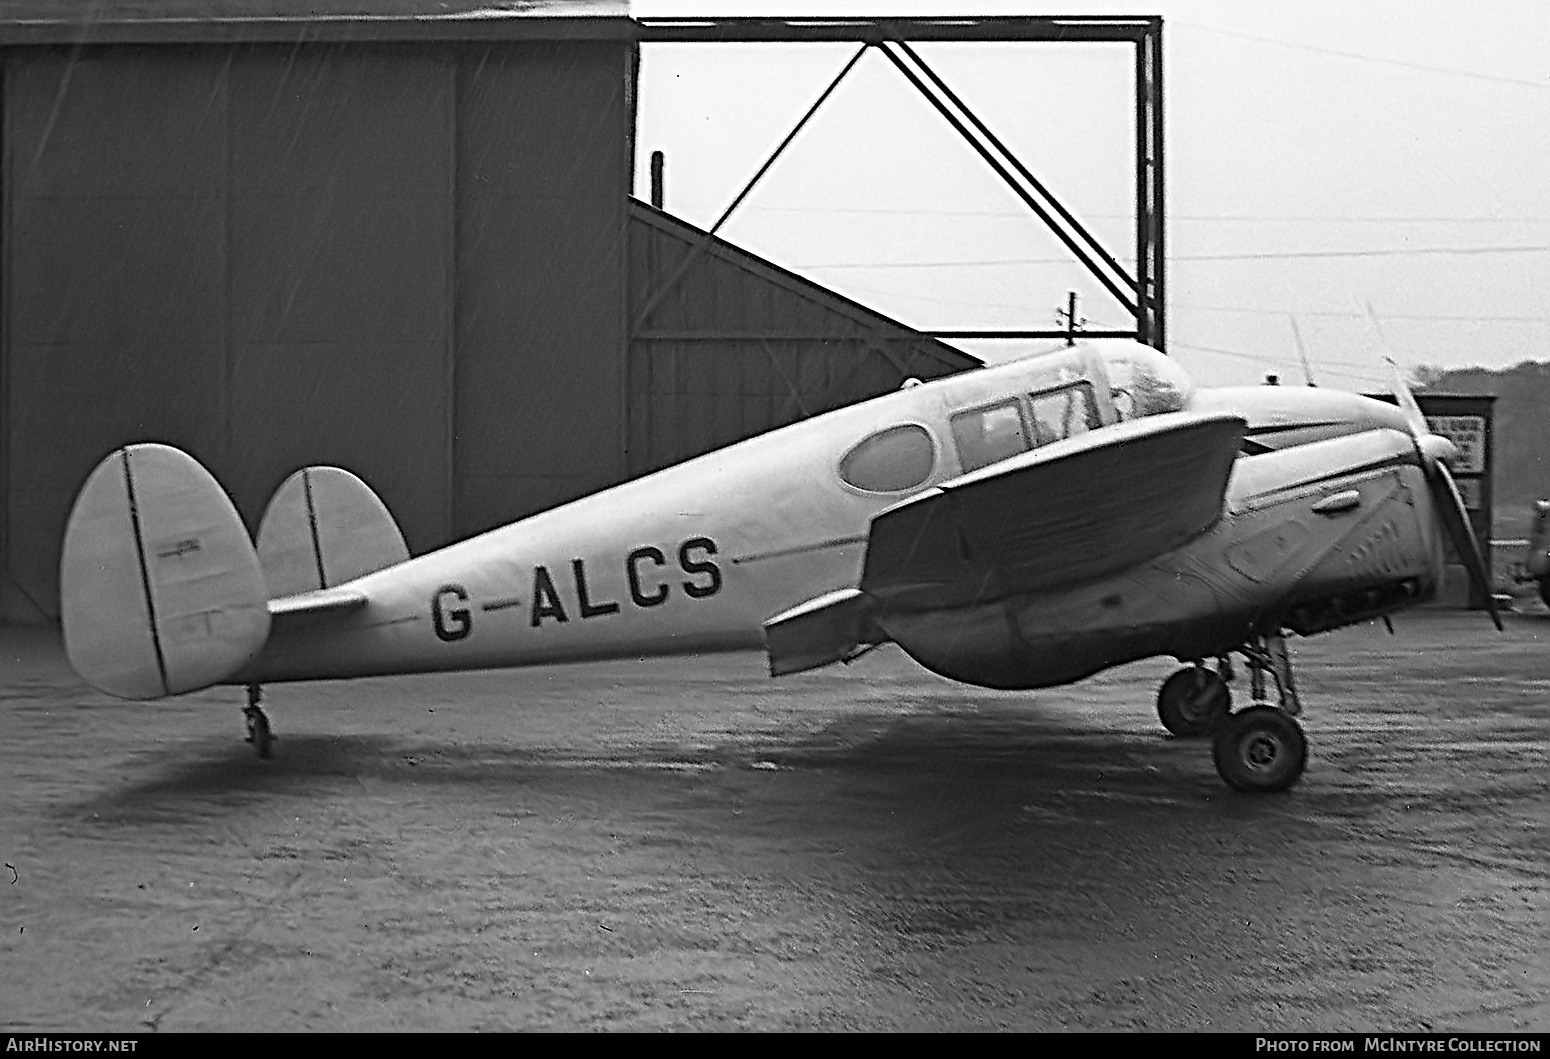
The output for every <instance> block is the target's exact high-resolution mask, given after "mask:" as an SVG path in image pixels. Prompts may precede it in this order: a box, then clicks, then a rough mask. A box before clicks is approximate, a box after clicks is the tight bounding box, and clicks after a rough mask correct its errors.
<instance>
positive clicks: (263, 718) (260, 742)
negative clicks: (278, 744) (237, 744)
mask: <svg viewBox="0 0 1550 1059" xmlns="http://www.w3.org/2000/svg"><path fill="white" fill-rule="evenodd" d="M242 712H243V714H244V716H245V717H246V719H247V722H248V739H247V741H248V742H250V743H252V744H253V749H254V750H255V751H257V752H258V756H259V757H261V758H267V757H269V756H270V755H271V754H272V753H273V752H274V733H273V732H271V731H270V730H269V716H268V714H266V713H264V711H263V710H261V709H259V708H258V707H257V706H249V707H248V708H247V709H245V710H243V711H242Z"/></svg>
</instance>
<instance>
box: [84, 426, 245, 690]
mask: <svg viewBox="0 0 1550 1059" xmlns="http://www.w3.org/2000/svg"><path fill="white" fill-rule="evenodd" d="M59 596H60V612H61V617H62V618H63V622H64V634H65V652H66V654H67V655H68V656H69V658H70V664H71V665H72V666H73V667H75V671H76V673H78V674H79V675H80V677H81V679H83V680H85V681H86V682H87V683H88V684H90V685H92V686H93V687H95V688H97V689H98V690H100V691H105V692H107V693H108V694H110V695H116V696H118V697H119V698H124V699H156V698H161V697H162V696H164V695H176V694H179V693H182V692H185V691H195V690H197V689H199V688H203V687H208V686H209V685H211V684H216V683H219V682H220V681H222V680H225V679H226V678H228V677H230V676H232V675H233V674H234V673H236V672H237V671H238V670H240V669H241V668H242V667H243V666H244V665H246V664H247V663H248V662H249V661H251V660H252V659H253V658H254V657H255V656H256V655H257V654H258V652H259V651H260V650H262V649H263V646H264V642H265V641H266V640H267V639H268V637H269V612H268V610H267V609H266V606H265V604H266V596H265V591H264V579H263V575H262V574H261V573H260V572H259V567H258V555H257V553H255V551H254V550H253V544H252V542H251V541H250V540H249V539H248V533H247V529H246V527H244V526H243V524H242V519H241V517H240V516H238V514H237V510H236V508H234V507H233V506H232V502H231V499H230V498H229V497H228V496H227V495H226V493H225V491H224V490H223V489H222V488H221V487H220V485H219V484H218V483H217V482H216V480H215V479H214V478H213V477H211V475H210V472H209V471H206V470H205V469H204V468H203V467H202V466H200V465H199V462H198V461H197V460H195V459H194V458H193V457H192V456H189V455H188V454H187V453H184V452H180V451H179V450H177V449H174V448H170V447H168V446H166V445H154V444H142V445H129V446H127V447H125V448H122V449H119V450H117V451H116V452H114V453H113V454H112V455H110V456H108V457H107V458H106V459H104V460H103V461H102V462H101V463H99V464H98V465H97V468H96V470H94V471H92V473H91V476H90V477H88V478H87V479H86V484H85V485H84V486H82V487H81V492H80V494H79V495H78V496H77V497H76V500H75V507H74V508H73V509H72V510H71V512H70V521H69V523H68V524H67V525H66V527H65V541H64V550H63V555H62V558H61V560H60V569H59Z"/></svg>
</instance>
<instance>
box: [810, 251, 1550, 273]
mask: <svg viewBox="0 0 1550 1059" xmlns="http://www.w3.org/2000/svg"><path fill="white" fill-rule="evenodd" d="M1543 253H1550V246H1416V247H1376V248H1373V249H1367V250H1268V251H1260V252H1256V253H1249V254H1169V255H1168V260H1169V261H1170V262H1173V261H1283V260H1294V259H1298V258H1339V257H1354V258H1360V257H1407V256H1425V255H1429V254H1444V255H1446V254H1543ZM1066 264H1076V262H1074V261H1071V260H1069V259H1067V258H1062V257H1014V258H1002V259H999V260H997V259H990V260H984V259H982V260H978V261H969V260H963V261H819V262H807V263H806V264H802V265H798V266H797V267H798V268H812V269H825V268H826V269H846V268H893V269H899V268H904V269H910V268H991V267H999V266H1003V265H1066Z"/></svg>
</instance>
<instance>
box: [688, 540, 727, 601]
mask: <svg viewBox="0 0 1550 1059" xmlns="http://www.w3.org/2000/svg"><path fill="white" fill-rule="evenodd" d="M694 551H702V552H704V553H705V554H707V555H715V554H716V542H715V541H713V540H711V539H710V538H709V537H691V538H690V539H688V540H686V541H684V542H683V543H682V544H680V545H679V546H678V566H679V569H681V570H683V572H684V573H686V574H688V575H690V576H691V577H695V576H702V575H703V576H704V577H705V578H706V579H707V580H705V581H704V582H701V583H696V582H694V581H685V582H684V583H683V586H684V591H685V592H687V593H688V594H689V596H690V597H691V598H693V599H704V598H705V597H706V596H714V595H715V594H716V593H717V592H720V591H721V567H719V566H717V565H716V564H715V563H713V562H710V561H709V560H708V559H702V560H699V561H696V560H693V559H690V558H689V553H690V552H694Z"/></svg>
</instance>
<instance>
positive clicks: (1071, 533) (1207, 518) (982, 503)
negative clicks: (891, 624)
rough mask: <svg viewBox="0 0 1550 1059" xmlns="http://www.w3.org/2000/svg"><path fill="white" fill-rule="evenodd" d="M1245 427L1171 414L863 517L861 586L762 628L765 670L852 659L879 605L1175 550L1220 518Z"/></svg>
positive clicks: (1043, 584)
mask: <svg viewBox="0 0 1550 1059" xmlns="http://www.w3.org/2000/svg"><path fill="white" fill-rule="evenodd" d="M1246 429H1247V425H1246V424H1245V422H1244V420H1242V419H1241V418H1239V417H1237V416H1232V415H1225V414H1216V415H1202V414H1200V413H1190V412H1173V413H1167V414H1164V415H1157V416H1149V417H1147V418H1146V419H1141V420H1135V421H1132V422H1130V423H1124V424H1121V425H1119V426H1115V427H1109V428H1106V429H1104V430H1097V431H1092V432H1091V433H1088V434H1083V435H1081V436H1079V437H1076V438H1071V439H1069V440H1066V441H1061V442H1056V443H1055V444H1052V445H1047V446H1045V447H1043V448H1040V449H1036V450H1035V451H1033V452H1029V453H1025V454H1023V455H1021V456H1016V457H1013V458H1012V459H1009V460H1004V461H1002V462H1000V463H997V464H994V465H992V466H990V467H986V468H983V469H981V470H978V471H975V472H974V473H972V474H967V475H964V476H963V477H961V478H955V479H953V480H951V481H948V482H944V483H942V484H941V485H940V486H937V487H936V488H934V489H929V490H927V491H926V492H924V493H922V494H920V495H919V496H916V497H913V498H911V499H909V500H906V501H904V502H903V503H901V504H896V505H895V506H893V507H891V508H889V509H887V510H886V511H883V512H881V513H880V514H878V515H877V516H876V517H875V518H873V519H872V529H871V534H870V536H869V538H868V540H867V552H866V564H865V567H864V569H863V572H862V576H861V585H860V587H859V589H844V590H842V591H839V592H832V593H830V594H828V595H826V596H820V597H818V598H817V599H813V600H809V601H808V602H806V603H803V604H801V605H800V606H797V607H793V608H792V609H790V610H788V611H785V612H784V613H782V614H778V615H776V616H775V617H773V618H771V619H770V620H769V621H767V622H765V624H764V631H765V644H766V649H767V651H768V654H769V662H770V673H771V675H774V676H780V675H782V674H785V673H796V672H801V671H802V670H805V669H813V668H816V667H818V666H823V665H828V664H829V663H831V662H839V661H848V660H849V659H851V658H854V657H855V656H856V655H858V654H860V653H861V652H862V651H863V650H864V649H865V647H867V646H868V645H871V644H875V643H879V642H885V641H886V639H887V637H886V634H885V633H883V632H882V631H881V629H879V628H878V626H877V624H876V621H875V618H876V617H877V616H878V614H879V611H880V610H882V609H884V608H893V607H900V608H909V609H922V610H927V609H935V608H951V607H959V606H966V605H968V604H971V603H977V602H984V601H987V600H994V599H997V598H999V597H1001V596H1004V595H1008V594H1011V593H1014V592H1037V591H1043V590H1047V589H1053V588H1058V587H1060V586H1062V585H1066V584H1073V583H1076V582H1079V581H1085V580H1089V579H1092V578H1096V577H1101V576H1103V575H1104V574H1107V573H1112V572H1113V571H1116V570H1121V569H1124V568H1125V567H1128V566H1133V565H1135V564H1138V563H1142V562H1145V561H1146V560H1147V559H1150V558H1152V557H1153V556H1156V555H1161V554H1162V553H1164V552H1166V551H1170V550H1172V549H1173V548H1176V547H1178V546H1179V545H1181V544H1183V543H1184V542H1185V541H1188V540H1189V539H1190V538H1192V537H1194V536H1195V535H1196V534H1199V533H1202V532H1204V531H1205V530H1207V529H1209V528H1210V527H1211V526H1212V525H1214V524H1215V523H1216V521H1217V519H1219V518H1220V517H1221V515H1222V512H1223V509H1224V501H1225V498H1226V492H1227V481H1228V478H1229V477H1230V476H1231V474H1232V468H1233V461H1234V459H1235V458H1236V457H1237V455H1238V452H1239V450H1240V446H1241V444H1242V442H1243V436H1244V431H1245V430H1246Z"/></svg>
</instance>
